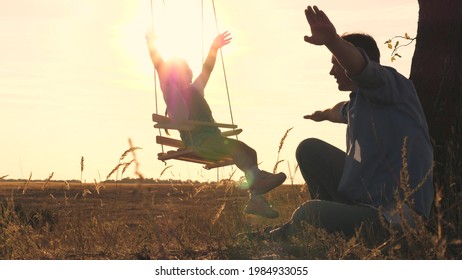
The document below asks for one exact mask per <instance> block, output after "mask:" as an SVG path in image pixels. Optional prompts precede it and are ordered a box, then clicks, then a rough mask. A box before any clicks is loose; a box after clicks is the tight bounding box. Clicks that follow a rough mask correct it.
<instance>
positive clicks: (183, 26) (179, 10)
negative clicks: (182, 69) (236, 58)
mask: <svg viewBox="0 0 462 280" xmlns="http://www.w3.org/2000/svg"><path fill="white" fill-rule="evenodd" d="M209 2H210V3H209ZM149 29H153V30H154V33H155V34H156V36H157V39H156V44H157V47H158V49H159V52H160V53H161V55H162V56H163V57H164V59H168V58H170V57H182V58H184V59H186V61H188V63H189V64H190V66H191V68H192V69H193V71H194V72H197V69H199V68H200V66H201V65H202V61H203V59H204V56H206V55H207V52H208V48H209V46H210V43H211V42H212V40H213V38H214V37H215V36H216V34H217V28H216V24H215V19H214V14H213V9H212V6H211V1H204V6H203V7H202V5H201V1H200V0H170V1H168V0H165V1H159V0H157V1H154V0H153V2H152V10H151V6H150V3H149V2H146V3H142V4H140V6H139V7H138V8H137V9H135V10H134V11H133V14H132V15H131V16H130V17H128V18H127V19H126V22H124V23H121V28H119V31H118V33H119V38H117V41H118V42H120V44H119V43H117V44H119V48H120V52H122V53H121V55H122V56H123V57H124V60H127V63H128V64H129V65H132V67H134V68H136V70H135V69H134V70H135V71H137V72H139V71H143V72H146V73H149V70H152V64H151V61H150V60H149V56H148V53H147V49H146V44H145V41H144V38H145V33H146V31H147V30H149Z"/></svg>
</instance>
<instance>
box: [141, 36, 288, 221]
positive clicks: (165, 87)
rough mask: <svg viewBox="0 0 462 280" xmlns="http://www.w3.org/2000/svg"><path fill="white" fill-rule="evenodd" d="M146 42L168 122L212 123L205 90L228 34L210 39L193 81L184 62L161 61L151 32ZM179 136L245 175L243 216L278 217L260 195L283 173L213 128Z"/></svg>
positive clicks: (282, 175) (197, 127)
mask: <svg viewBox="0 0 462 280" xmlns="http://www.w3.org/2000/svg"><path fill="white" fill-rule="evenodd" d="M146 41H147V46H148V49H149V55H150V57H151V60H152V63H153V64H154V67H155V69H156V71H157V74H158V76H159V80H160V88H161V90H162V93H163V97H164V100H165V103H166V105H167V115H168V116H169V118H170V119H171V121H172V122H173V123H176V124H179V123H182V122H184V121H186V120H196V121H203V122H211V123H213V122H215V121H214V119H213V117H212V111H211V110H210V107H209V105H208V103H207V101H206V100H205V98H204V89H205V86H206V85H207V82H208V80H209V77H210V74H211V73H212V70H213V68H214V66H215V62H216V58H217V52H218V50H219V49H220V48H221V47H223V46H225V45H227V44H229V43H230V42H231V37H230V33H229V32H223V33H221V34H219V35H218V36H217V37H216V38H215V39H214V40H213V43H212V45H211V47H210V50H209V53H208V55H207V58H206V60H205V62H204V64H203V65H202V71H201V73H200V74H199V76H197V78H196V79H195V80H194V82H192V78H193V74H192V71H191V69H190V68H189V65H188V64H187V63H186V61H185V60H183V59H179V58H175V59H170V60H168V61H164V60H163V59H162V57H161V56H160V54H159V52H158V50H157V48H156V46H155V44H154V41H155V40H154V35H153V33H152V32H148V33H147V34H146ZM180 137H181V139H182V141H183V143H184V144H185V146H202V147H206V148H207V149H209V150H212V151H213V152H216V153H217V154H220V155H228V156H231V157H232V158H233V160H234V162H235V164H236V166H237V168H239V169H240V170H242V171H243V172H244V174H245V178H246V181H247V185H248V187H249V189H248V190H249V197H250V199H249V201H248V203H247V206H246V207H245V210H244V212H245V213H248V214H254V215H258V216H261V217H265V218H276V217H278V216H279V213H278V212H277V211H276V210H275V209H273V208H272V207H271V205H270V204H269V203H268V201H267V200H266V199H265V198H264V197H263V194H265V193H267V192H269V191H270V190H272V189H274V188H276V187H277V186H279V185H281V184H282V183H283V182H284V181H285V180H286V178H287V177H286V175H285V174H284V173H282V172H281V173H278V174H272V173H269V172H266V171H264V170H260V169H259V168H258V164H257V153H256V151H255V150H254V149H252V148H251V147H249V146H248V145H247V144H245V143H243V142H241V141H239V140H235V139H230V138H226V137H224V136H222V135H221V132H220V130H219V129H218V128H217V127H214V126H196V127H195V128H194V129H193V130H192V131H188V132H186V131H180Z"/></svg>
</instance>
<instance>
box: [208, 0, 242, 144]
mask: <svg viewBox="0 0 462 280" xmlns="http://www.w3.org/2000/svg"><path fill="white" fill-rule="evenodd" d="M212 6H213V15H214V17H215V27H216V29H217V34H219V32H220V31H219V28H218V18H217V11H216V9H215V0H212ZM220 57H221V66H222V68H223V76H224V79H225V87H226V95H227V97H228V109H229V115H230V116H231V124H233V125H234V117H233V110H232V107H231V98H230V96H229V88H228V78H227V76H226V68H225V60H224V58H223V51H222V50H221V48H220ZM236 139H237V135H236Z"/></svg>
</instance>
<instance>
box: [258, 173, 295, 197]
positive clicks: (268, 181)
mask: <svg viewBox="0 0 462 280" xmlns="http://www.w3.org/2000/svg"><path fill="white" fill-rule="evenodd" d="M286 179H287V176H286V174H284V173H283V172H279V173H278V174H273V173H269V172H266V171H263V170H262V171H260V173H259V174H258V177H257V178H255V181H254V182H253V184H251V185H250V187H249V190H250V192H251V193H252V194H256V195H261V194H265V193H267V192H269V191H270V190H272V189H274V188H275V187H277V186H280V185H281V184H282V183H284V181H285V180H286Z"/></svg>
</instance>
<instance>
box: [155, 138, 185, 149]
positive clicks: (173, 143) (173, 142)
mask: <svg viewBox="0 0 462 280" xmlns="http://www.w3.org/2000/svg"><path fill="white" fill-rule="evenodd" d="M156 143H157V144H161V145H166V146H170V147H175V148H184V147H185V146H184V144H183V141H181V140H178V139H173V138H168V137H164V136H156Z"/></svg>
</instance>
